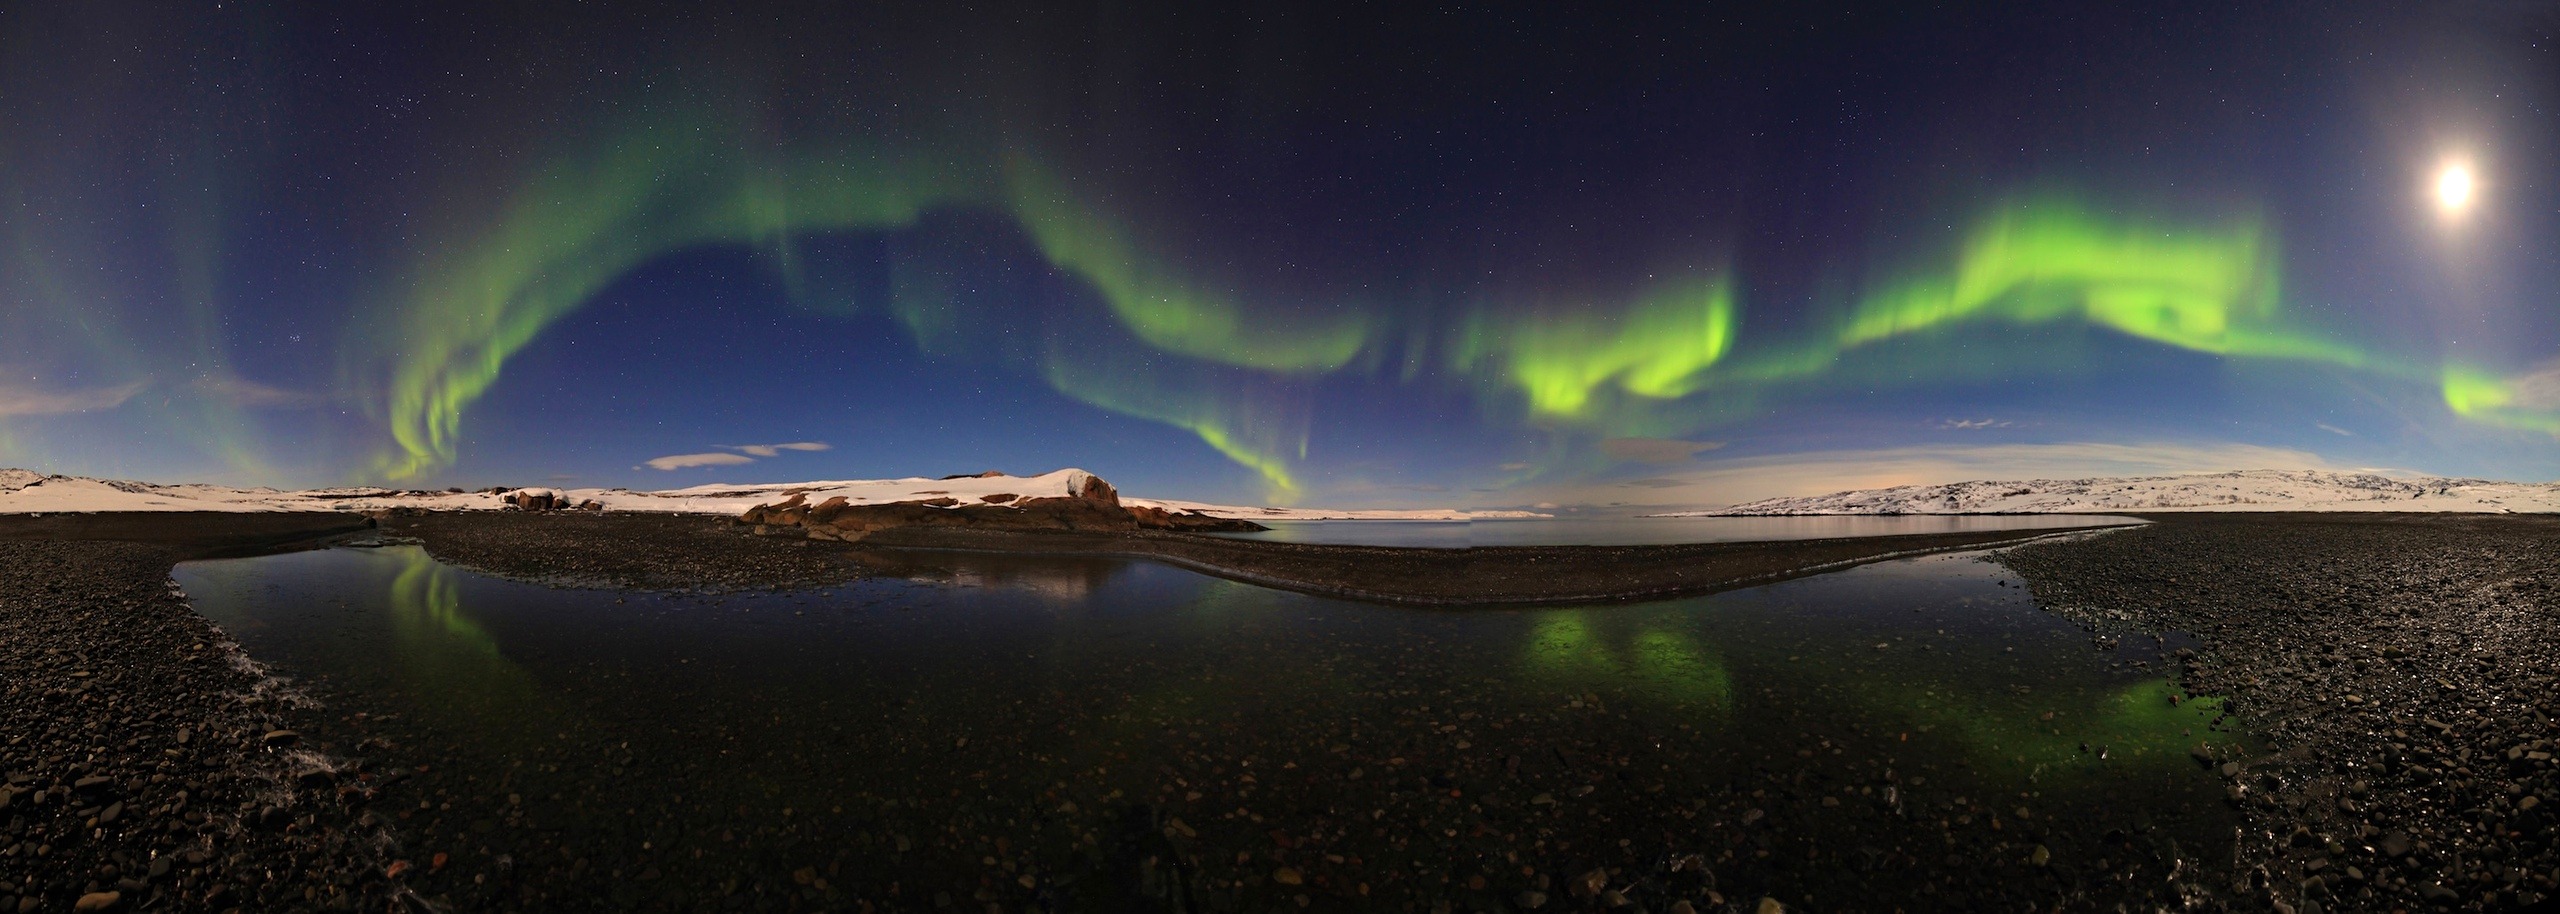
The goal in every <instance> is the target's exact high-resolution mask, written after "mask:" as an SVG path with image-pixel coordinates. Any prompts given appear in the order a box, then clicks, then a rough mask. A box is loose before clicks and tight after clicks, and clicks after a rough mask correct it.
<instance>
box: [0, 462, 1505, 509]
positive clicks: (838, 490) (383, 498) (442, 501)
mask: <svg viewBox="0 0 2560 914" xmlns="http://www.w3.org/2000/svg"><path fill="white" fill-rule="evenodd" d="M1092 476H1093V474H1091V473H1087V472H1085V471H1083V470H1078V469H1064V470H1053V471H1051V472H1047V473H1042V474H1040V475H1038V476H1004V475H979V476H957V477H951V478H946V479H933V478H927V477H922V476H917V477H909V478H906V479H849V480H819V481H814V482H774V483H755V484H749V485H729V484H724V483H714V484H711V485H701V486H693V487H690V488H683V489H668V490H663V491H655V492H648V491H634V490H631V489H542V488H530V489H512V490H508V491H509V492H516V493H552V494H556V495H558V496H559V497H560V498H561V499H562V500H563V501H565V502H566V503H568V504H571V505H576V504H580V503H583V502H589V501H592V502H595V503H597V504H600V505H602V506H604V509H605V510H608V511H657V512H668V513H685V514H730V515H734V514H738V513H741V512H743V511H745V510H747V509H748V508H751V507H754V506H756V505H760V504H769V503H772V502H777V501H781V500H783V499H784V498H787V497H789V496H790V495H791V493H794V492H805V493H807V494H808V500H809V501H810V502H811V503H813V504H814V503H817V502H822V501H825V500H827V499H829V498H832V497H835V496H839V495H841V496H843V497H844V499H845V501H846V502H847V503H850V504H857V505H868V504H883V503H887V502H898V501H917V500H921V499H930V498H940V497H944V496H948V497H951V498H954V499H957V500H959V501H962V502H976V501H981V500H983V499H985V498H986V497H987V496H990V495H1013V496H1016V497H1018V498H1038V497H1045V496H1072V495H1074V494H1075V493H1076V492H1078V491H1080V490H1081V488H1082V487H1083V485H1084V481H1085V480H1086V479H1089V478H1092ZM1120 501H1121V503H1122V504H1127V505H1145V506H1150V507H1158V508H1163V509H1165V510H1168V511H1174V512H1177V513H1178V512H1181V511H1186V510H1196V511H1199V512H1201V513H1203V514H1209V515H1212V516H1216V517H1241V518H1249V519H1253V520H1469V519H1473V518H1481V517H1521V516H1531V517H1537V516H1544V515H1530V514H1524V513H1523V512H1517V511H1494V512H1467V511H1454V510H1421V511H1336V510H1327V509H1321V508H1262V507H1248V506H1238V505H1210V504H1201V503H1199V502H1189V501H1164V500H1158V499H1150V498H1136V497H1130V496H1126V495H1123V496H1122V497H1121V499H1120ZM404 507H405V508H423V509H426V510H431V511H496V510H500V509H503V508H505V507H506V497H505V494H504V493H500V492H490V491H482V492H426V491H416V490H400V489H384V488H374V487H364V486H357V487H341V488H331V489H303V490H299V491H282V490H278V489H266V488H252V489H241V488H232V487H229V486H213V485H201V484H193V483H184V484H159V483H148V482H133V481H130V480H121V479H90V478H87V477H82V476H49V475H46V474H43V473H38V472H34V471H32V470H0V514H27V513H58V512H87V511H371V510H380V509H385V508H404Z"/></svg>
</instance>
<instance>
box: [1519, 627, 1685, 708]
mask: <svg viewBox="0 0 2560 914" xmlns="http://www.w3.org/2000/svg"><path fill="white" fill-rule="evenodd" d="M1521 666H1522V669H1523V671H1524V672H1526V673H1527V674H1528V675H1529V676H1530V677H1531V678H1532V679H1535V680H1538V681H1541V682H1544V683H1547V684H1551V685H1557V686H1562V687H1565V688H1569V689H1573V690H1575V691H1577V692H1580V691H1589V690H1592V689H1595V688H1597V687H1600V686H1604V685H1605V686H1609V687H1611V688H1613V689H1614V688H1619V687H1627V688H1632V689H1635V690H1636V691H1638V692H1642V693H1650V694H1653V695H1657V696H1661V697H1663V698H1667V699H1670V700H1672V701H1675V702H1680V703H1685V704H1693V705H1702V706H1706V707H1710V708H1716V709H1731V708H1732V707H1733V675H1732V674H1731V673H1730V672H1728V671H1726V669H1725V665H1724V661H1723V659H1722V658H1719V657H1717V656H1716V655H1715V654H1714V653H1712V652H1710V651H1708V650H1707V649H1706V648H1705V647H1704V646H1702V645H1700V644H1699V643H1698V642H1697V640H1696V639H1694V638H1692V637H1690V636H1688V635H1685V634H1682V633H1680V632H1676V631H1673V630H1671V629H1669V628H1666V627H1663V626H1660V625H1642V626H1640V627H1637V628H1636V630H1635V631H1633V632H1632V633H1629V634H1626V635H1624V636H1623V637H1612V636H1611V634H1610V633H1604V632H1601V631H1599V630H1598V626H1596V625H1594V624H1593V616H1592V615H1591V614H1590V613H1588V612H1583V611H1568V612H1555V613H1548V614H1546V615H1545V616H1544V617H1543V618H1540V619H1539V620H1538V621H1537V623H1536V624H1535V625H1533V626H1531V627H1530V630H1529V648H1528V652H1527V653H1526V654H1525V655H1524V656H1523V657H1522V664H1521Z"/></svg>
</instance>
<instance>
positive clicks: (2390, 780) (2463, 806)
mask: <svg viewBox="0 0 2560 914" xmlns="http://www.w3.org/2000/svg"><path fill="white" fill-rule="evenodd" d="M2154 519H2155V520H2157V521H2159V523H2156V524H2153V525H2151V526H2146V527H2139V528H2128V529H2124V530H2119V531H2116V532H2112V533H2108V534H2105V535H2102V536H2095V537H2086V538H2079V539H2074V540H2070V541H2057V542H2049V543H2038V544H2034V545H2029V546H2024V547H2021V548H2018V549H2015V550H2011V551H2008V552H2006V553H2004V554H2003V558H2002V561H2004V562H2005V563H2006V564H2007V565H2008V566H2009V567H2011V568H2013V569H2016V570H2017V571H2018V572H2019V573H2020V574H2021V575H2023V576H2024V577H2025V579H2026V581H2027V582H2028V584H2029V585H2030V586H2031V587H2032V588H2033V590H2034V593H2035V595H2036V597H2037V599H2038V600H2039V601H2040V602H2041V603H2042V604H2043V605H2045V606H2046V607H2048V608H2049V609H2051V610H2053V611H2055V612H2059V613H2063V614H2065V615H2067V616H2070V617H2072V618H2075V619H2078V620H2081V621H2083V622H2085V623H2087V624H2089V625H2091V626H2093V627H2096V628H2099V629H2101V630H2102V631H2106V632H2129V631H2142V632H2158V631H2184V632H2189V633H2192V634H2194V635H2195V636H2197V637H2198V638H2199V639H2200V640H2201V641H2202V644H2203V648H2202V649H2201V650H2200V651H2198V652H2197V653H2196V654H2195V656H2193V657H2192V658H2190V659H2189V661H2188V662H2187V664H2186V665H2185V678H2184V684H2185V685H2186V687H2188V688H2189V689H2191V690H2193V691H2195V692H2197V693H2200V694H2210V695H2221V696H2227V697H2228V699H2229V704H2228V707H2229V709H2230V710H2231V711H2232V713H2233V714H2234V715H2235V716H2236V718H2237V720H2238V721H2239V722H2240V723H2241V724H2242V725H2244V726H2245V727H2247V728H2248V729H2250V730H2252V731H2254V732H2256V733H2258V734H2260V735H2261V736H2262V737H2263V738H2264V740H2265V741H2266V743H2265V746H2266V748H2267V750H2268V751H2266V752H2264V753H2263V754H2255V755H2250V756H2247V757H2235V758H2219V757H2217V758H2210V759H2204V760H2202V761H2203V762H2204V763H2205V764H2208V765H2211V766H2212V767H2213V768H2214V769H2215V772H2216V773H2217V774H2218V775H2219V776H2221V777H2222V778H2223V779H2224V780H2225V781H2226V782H2227V784H2228V796H2229V798H2230V802H2232V803H2233V804H2235V805H2236V806H2238V807H2239V808H2240V809H2241V810H2242V812H2243V814H2244V815H2245V816H2246V817H2247V819H2248V822H2249V826H2250V827H2249V829H2248V830H2247V832H2246V833H2245V834H2244V836H2243V843H2242V846H2241V858H2240V860H2239V863H2240V866H2239V867H2238V868H2237V871H2236V873H2235V876H2234V880H2235V885H2234V887H2233V889H2234V892H2235V894H2236V895H2239V896H2241V897H2246V898H2256V899H2263V900H2264V901H2265V902H2266V903H2268V904H2269V905H2270V906H2272V907H2274V908H2275V909H2277V910H2291V911H2297V912H2309V911H2318V910H2332V911H2387V910H2395V909H2399V910H2431V909H2458V910H2480V911H2499V910H2513V909H2522V908H2526V907H2529V906H2534V905H2539V904H2542V903H2545V902H2547V901H2549V900H2550V899H2552V898H2554V897H2555V892H2556V891H2560V843H2555V840H2554V835H2555V833H2560V827H2555V826H2560V815H2556V814H2560V810H2555V809H2554V806H2555V804H2560V769H2555V767H2554V763H2553V757H2554V755H2555V754H2560V744H2555V739H2556V738H2560V519H2554V518H2548V517H2506V516H2491V515H2334V514H2328V515H2163V516H2160V517H2156V518H2154Z"/></svg>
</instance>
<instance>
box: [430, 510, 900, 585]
mask: <svg viewBox="0 0 2560 914" xmlns="http://www.w3.org/2000/svg"><path fill="white" fill-rule="evenodd" d="M382 531H383V533H385V534H387V535H392V536H401V537H413V538H416V539H417V540H419V541H420V542H421V543H422V544H423V545H425V546H426V549H427V552H428V553H429V554H431V555H434V556H435V557H436V560H437V561H441V562H444V563H446V564H448V565H455V566H459V567H463V568H469V569H472V570H474V571H479V572H483V573H487V574H493V575H497V576H499V577H506V578H514V579H517V580H524V581H535V582H540V583H551V584H563V585H570V586H585V587H621V588H632V589H640V590H765V589H775V588H805V587H825V586H828V585H831V584H841V583H844V582H846V581H849V580H853V579H855V578H858V577H862V576H863V575H864V571H863V566H862V565H861V564H860V563H859V562H856V561H854V560H853V558H852V557H851V556H849V555H848V554H847V552H846V550H845V549H844V548H842V547H839V546H832V545H828V544H819V543H812V542H810V541H807V540H780V539H772V538H766V537H757V536H751V535H749V534H748V533H747V528H745V527H741V526H738V525H737V524H736V523H733V522H732V521H731V520H730V519H729V518H728V517H725V516H711V515H702V514H586V513H577V512H562V513H517V512H512V511H510V512H500V513H474V514H428V515H423V516H411V517H393V518H387V519H385V520H384V521H383V522H382ZM819 547H824V548H819Z"/></svg>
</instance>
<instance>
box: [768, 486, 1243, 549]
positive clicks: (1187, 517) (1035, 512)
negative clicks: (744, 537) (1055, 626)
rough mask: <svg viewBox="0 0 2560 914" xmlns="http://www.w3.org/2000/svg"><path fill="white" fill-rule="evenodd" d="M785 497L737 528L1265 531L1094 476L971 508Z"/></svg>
mask: <svg viewBox="0 0 2560 914" xmlns="http://www.w3.org/2000/svg"><path fill="white" fill-rule="evenodd" d="M990 475H1002V474H990ZM948 478H967V477H948ZM981 478H984V477H981ZM788 494H789V497H788V498H785V499H783V500H781V501H778V502H774V503H772V504H766V505H757V506H755V507H753V508H749V509H747V510H746V512H745V513H743V514H740V515H739V516H738V522H739V523H741V524H749V525H753V526H754V527H755V528H756V532H758V533H764V534H776V535H794V534H796V535H800V536H806V537H809V538H810V539H819V540H837V541H844V542H851V541H854V540H859V539H862V538H863V537H865V536H868V535H870V534H872V533H875V532H878V531H881V530H887V529H891V528H894V527H916V526H926V527H974V528H980V529H989V530H1026V531H1027V530H1064V531H1076V532H1085V533H1109V532H1127V531H1135V530H1186V531H1194V532H1229V531H1235V532H1243V531H1253V530H1263V529H1268V528H1266V527H1264V526H1262V525H1261V524H1257V523H1254V522H1252V521H1249V520H1236V519H1233V518H1225V517H1212V516H1210V515H1207V514H1201V513H1199V512H1197V511H1183V512H1178V513H1177V512H1173V511H1166V510H1164V509H1162V508H1154V507H1148V506H1145V505H1139V506H1135V507H1132V506H1126V505H1122V504H1121V503H1120V492H1119V490H1117V489H1114V488H1112V486H1111V484H1110V483H1108V482H1104V481H1102V478H1101V477H1099V476H1085V477H1084V478H1083V479H1082V480H1081V481H1080V482H1078V483H1077V485H1076V486H1075V488H1074V489H1073V490H1072V492H1071V494H1067V495H1051V496H1035V497H1029V498H1025V497H1022V496H1020V495H1015V494H1012V493H1000V494H997V495H987V496H982V497H981V498H980V499H979V500H977V501H974V502H962V501H961V500H959V499H957V498H953V497H950V496H948V495H941V496H938V497H934V498H926V499H917V500H912V501H899V502H889V503H886V504H873V505H857V504H852V503H849V502H847V501H846V500H845V499H844V497H843V496H837V497H834V498H829V499H827V500H825V501H822V502H819V503H817V504H814V505H812V504H809V495H808V493H806V492H791V493H788ZM919 494H926V493H919Z"/></svg>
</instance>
